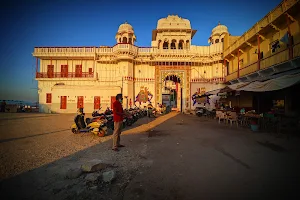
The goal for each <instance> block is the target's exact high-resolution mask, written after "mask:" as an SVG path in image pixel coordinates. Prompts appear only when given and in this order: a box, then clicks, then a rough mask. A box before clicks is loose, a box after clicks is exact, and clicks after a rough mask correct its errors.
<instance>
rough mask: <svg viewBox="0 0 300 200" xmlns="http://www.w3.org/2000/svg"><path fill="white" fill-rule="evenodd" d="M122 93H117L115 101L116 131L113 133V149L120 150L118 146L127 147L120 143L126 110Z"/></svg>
mask: <svg viewBox="0 0 300 200" xmlns="http://www.w3.org/2000/svg"><path fill="white" fill-rule="evenodd" d="M122 101H123V97H122V94H117V96H116V101H115V102H114V103H113V114H114V133H113V147H112V150H114V151H119V149H118V147H125V146H124V145H121V144H120V135H121V131H122V126H123V116H124V111H123V107H122Z"/></svg>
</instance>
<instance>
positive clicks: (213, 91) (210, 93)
mask: <svg viewBox="0 0 300 200" xmlns="http://www.w3.org/2000/svg"><path fill="white" fill-rule="evenodd" d="M220 90H221V89H216V90H212V91H208V92H206V93H205V95H206V96H210V95H216V94H218V93H219V92H220Z"/></svg>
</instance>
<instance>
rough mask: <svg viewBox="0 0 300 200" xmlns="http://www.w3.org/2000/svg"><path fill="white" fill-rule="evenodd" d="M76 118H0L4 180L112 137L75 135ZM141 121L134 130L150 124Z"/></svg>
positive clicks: (0, 172) (7, 115) (1, 174)
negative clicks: (74, 120) (73, 126)
mask: <svg viewBox="0 0 300 200" xmlns="http://www.w3.org/2000/svg"><path fill="white" fill-rule="evenodd" d="M73 119H74V115H73V114H38V113H20V114H19V113H4V114H1V115H0V163H1V165H0V180H1V179H5V178H9V177H12V176H15V175H17V174H20V173H22V172H26V171H28V170H32V169H34V168H37V167H39V166H41V165H45V164H48V163H50V162H53V161H55V160H58V159H60V158H63V157H65V156H68V155H70V154H73V153H75V152H78V151H80V150H83V149H86V148H88V147H91V146H94V145H96V144H99V143H101V142H105V141H107V140H109V139H110V138H111V137H110V136H107V137H103V138H99V137H93V136H92V135H84V136H83V137H81V135H74V134H73V133H71V131H70V128H69V127H70V126H71V124H72V123H73ZM148 121H149V119H148V118H142V119H140V120H138V121H137V122H136V123H135V124H134V125H133V126H132V127H129V128H134V127H136V126H139V125H141V124H144V123H147V122H148Z"/></svg>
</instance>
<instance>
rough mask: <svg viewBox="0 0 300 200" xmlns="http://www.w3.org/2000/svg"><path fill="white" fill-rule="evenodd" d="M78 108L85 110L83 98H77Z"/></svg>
mask: <svg viewBox="0 0 300 200" xmlns="http://www.w3.org/2000/svg"><path fill="white" fill-rule="evenodd" d="M77 108H83V96H78V97H77Z"/></svg>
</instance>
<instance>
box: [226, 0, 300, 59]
mask: <svg viewBox="0 0 300 200" xmlns="http://www.w3.org/2000/svg"><path fill="white" fill-rule="evenodd" d="M298 1H299V0H285V1H282V2H281V3H280V4H279V5H278V6H277V7H276V8H275V9H274V10H272V11H271V12H270V13H269V14H268V15H266V16H265V17H264V18H263V19H261V20H260V21H259V22H257V23H256V24H255V25H254V26H253V27H252V28H251V29H249V30H248V31H247V32H245V33H244V34H243V35H242V36H241V37H240V38H239V39H237V40H236V41H235V42H234V43H233V44H232V45H231V46H229V47H228V48H227V49H225V50H224V56H225V57H226V56H228V55H229V54H231V53H232V52H233V51H236V50H237V49H238V48H239V47H240V46H241V45H242V44H245V43H246V42H247V41H249V40H250V39H251V38H253V37H255V36H256V34H258V33H259V32H260V31H261V30H262V27H266V26H268V25H270V24H271V23H272V22H274V21H275V20H276V19H278V18H279V17H280V16H282V15H283V14H284V13H285V12H286V11H287V10H289V9H290V8H291V7H293V6H294V5H295V4H296V3H298Z"/></svg>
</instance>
